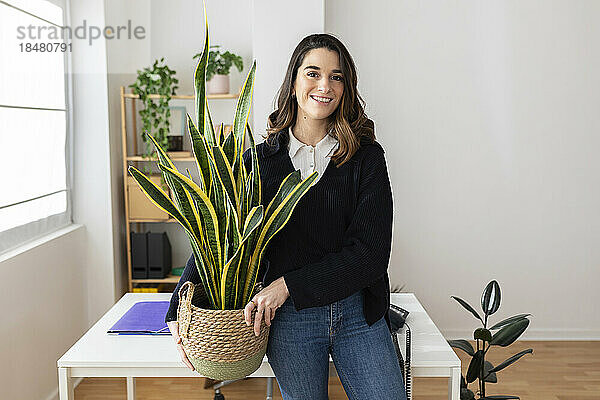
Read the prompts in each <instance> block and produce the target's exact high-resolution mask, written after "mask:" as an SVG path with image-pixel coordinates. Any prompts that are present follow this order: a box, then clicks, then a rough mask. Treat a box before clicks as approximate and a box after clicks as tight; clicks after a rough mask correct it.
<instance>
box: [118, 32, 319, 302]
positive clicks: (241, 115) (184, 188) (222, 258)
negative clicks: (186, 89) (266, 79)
mask: <svg viewBox="0 0 600 400" xmlns="http://www.w3.org/2000/svg"><path fill="white" fill-rule="evenodd" d="M206 26H208V23H206ZM208 44H209V38H208V28H207V29H206V37H205V43H204V51H203V53H202V55H201V57H200V60H199V62H198V64H197V67H196V71H195V76H194V86H195V113H196V115H195V117H196V122H194V121H193V119H192V117H191V116H190V115H189V114H187V127H188V133H189V135H190V138H191V143H192V149H193V153H194V157H195V160H196V167H197V169H198V175H199V179H198V182H194V181H193V180H192V179H191V176H190V174H189V171H188V174H187V176H186V175H184V174H182V173H181V172H180V171H178V170H177V168H176V167H175V165H174V164H173V162H172V161H171V159H170V158H169V156H168V154H167V153H166V152H165V151H164V149H163V148H162V147H161V146H160V144H159V143H157V141H156V140H155V139H154V138H152V136H151V135H147V136H148V138H149V140H150V141H152V143H153V144H154V146H155V148H156V151H157V153H158V167H159V168H160V170H161V172H162V174H163V177H164V179H165V181H166V182H167V185H168V186H169V188H170V189H171V192H172V194H173V200H171V199H170V198H169V196H167V194H166V193H165V192H163V191H162V190H161V189H160V187H158V186H156V185H155V184H154V183H152V182H151V181H150V180H149V179H148V178H147V177H146V176H145V175H144V174H143V173H141V172H140V171H139V170H137V169H136V168H135V167H134V166H130V167H129V172H130V174H131V175H132V176H133V178H134V179H135V180H136V181H137V183H138V184H139V186H140V187H141V189H142V190H143V191H144V193H145V194H146V195H147V196H148V198H149V199H150V200H151V201H152V202H153V203H154V204H155V205H156V206H157V207H159V208H161V209H162V210H164V211H165V212H167V213H169V214H170V215H171V216H172V217H173V218H174V219H176V220H177V222H179V224H181V226H182V227H183V228H184V230H185V232H186V233H187V236H188V238H189V241H190V244H191V247H192V252H193V255H194V259H195V261H196V266H197V268H198V272H199V274H200V277H201V280H202V285H203V288H204V291H205V292H206V294H207V297H208V301H209V307H210V308H211V309H215V310H219V309H220V310H234V309H242V308H243V307H244V306H245V305H246V304H247V303H248V302H249V301H250V299H251V296H253V295H254V293H252V292H253V290H254V289H255V284H256V280H257V275H258V269H259V265H260V263H261V259H262V256H263V254H264V251H265V248H266V246H267V245H268V244H269V241H270V240H271V239H272V238H273V236H274V235H275V234H276V233H277V232H279V230H281V229H282V228H283V226H284V225H285V224H286V223H287V221H288V220H289V218H290V215H291V213H292V211H293V210H294V208H295V206H296V204H297V203H298V201H299V200H300V198H301V197H302V196H303V195H304V194H305V193H306V192H307V191H308V189H309V188H310V187H311V186H312V184H313V182H314V181H315V179H316V177H317V173H316V172H314V173H313V174H311V175H310V176H308V177H307V178H306V179H304V180H302V179H301V177H300V171H299V170H296V171H294V172H292V173H290V174H289V175H288V176H287V177H286V178H285V179H284V180H283V182H282V183H281V185H280V186H279V189H278V191H277V193H276V195H275V197H274V198H273V199H272V201H271V202H270V203H269V204H268V205H267V206H266V208H264V207H263V203H262V197H261V184H260V182H261V178H260V171H259V164H258V158H257V152H256V147H255V143H254V139H253V136H252V132H251V130H250V126H249V125H248V115H249V112H250V104H251V100H252V91H253V86H254V77H255V71H256V61H255V62H254V63H253V65H252V68H251V69H250V71H249V73H248V76H247V78H246V80H245V82H244V85H243V87H242V89H241V93H240V96H239V98H238V102H237V106H236V110H235V116H234V120H233V130H232V131H231V132H230V133H229V134H228V135H227V136H226V137H224V135H223V126H222V125H221V129H219V130H215V129H214V128H213V124H212V119H211V116H210V111H209V108H208V104H207V101H206V94H205V85H206V66H207V59H208V49H209V46H208ZM246 134H247V136H248V138H249V145H250V146H249V147H250V148H249V151H247V152H246V153H245V155H243V154H242V153H243V150H244V146H245V137H246ZM245 161H246V162H247V164H248V165H247V166H248V168H247V166H246V163H245Z"/></svg>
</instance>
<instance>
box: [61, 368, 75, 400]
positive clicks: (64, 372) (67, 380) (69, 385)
mask: <svg viewBox="0 0 600 400" xmlns="http://www.w3.org/2000/svg"><path fill="white" fill-rule="evenodd" d="M58 398H59V399H60V400H73V399H75V394H74V392H73V381H72V380H71V369H70V368H65V367H60V368H58Z"/></svg>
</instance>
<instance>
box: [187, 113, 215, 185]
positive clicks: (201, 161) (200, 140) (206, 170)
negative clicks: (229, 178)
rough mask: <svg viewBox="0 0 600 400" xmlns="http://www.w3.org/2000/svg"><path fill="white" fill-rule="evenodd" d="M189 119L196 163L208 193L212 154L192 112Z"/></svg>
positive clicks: (188, 116)
mask: <svg viewBox="0 0 600 400" xmlns="http://www.w3.org/2000/svg"><path fill="white" fill-rule="evenodd" d="M187 120H188V132H189V134H190V138H191V140H192V150H193V151H194V157H195V158H196V165H197V166H198V174H199V175H200V179H201V181H202V185H201V188H203V190H204V191H205V192H206V193H209V192H210V180H211V179H210V178H211V177H210V165H209V161H208V158H209V157H210V154H209V152H208V147H207V143H206V140H205V139H204V137H203V136H202V135H200V132H198V128H197V127H196V124H194V121H192V117H191V116H190V114H187Z"/></svg>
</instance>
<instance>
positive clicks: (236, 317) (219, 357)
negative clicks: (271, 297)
mask: <svg viewBox="0 0 600 400" xmlns="http://www.w3.org/2000/svg"><path fill="white" fill-rule="evenodd" d="M192 303H193V304H192ZM206 303H207V302H206V297H205V294H204V290H203V288H202V285H197V286H194V285H193V284H192V283H191V282H186V283H184V284H183V285H182V286H181V289H180V290H179V309H178V310H177V321H178V322H179V336H180V337H181V342H182V344H183V349H184V350H185V353H186V355H187V357H188V359H189V360H190V362H191V363H192V364H193V365H194V368H195V370H196V371H197V372H198V373H200V375H203V376H206V377H208V378H211V379H217V380H229V379H241V378H244V377H246V376H248V375H250V374H252V373H253V372H254V371H256V370H257V369H258V367H260V365H261V363H262V360H263V357H264V355H265V352H266V350H267V341H268V339H269V327H268V326H267V325H266V324H265V321H264V320H262V322H261V328H260V335H259V336H256V335H255V334H254V325H250V326H246V322H245V321H244V310H209V309H205V308H200V307H197V306H195V305H194V304H206Z"/></svg>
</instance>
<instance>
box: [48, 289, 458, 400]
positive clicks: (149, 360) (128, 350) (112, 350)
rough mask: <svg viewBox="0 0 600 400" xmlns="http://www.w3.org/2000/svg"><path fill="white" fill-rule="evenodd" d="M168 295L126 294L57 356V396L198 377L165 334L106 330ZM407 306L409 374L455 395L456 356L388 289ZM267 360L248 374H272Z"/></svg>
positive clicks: (130, 390) (406, 296) (424, 318)
mask: <svg viewBox="0 0 600 400" xmlns="http://www.w3.org/2000/svg"><path fill="white" fill-rule="evenodd" d="M170 297H171V295H170V294H169V293H127V294H125V296H123V298H121V300H119V301H118V302H117V304H115V305H114V306H113V307H112V308H111V309H110V310H109V311H108V312H107V313H106V314H105V315H104V316H103V317H102V318H101V319H100V320H99V321H98V322H97V323H96V324H95V325H94V326H93V327H92V328H90V330H89V331H88V332H86V334H85V335H83V337H81V339H79V340H78V341H77V343H75V344H74V345H73V346H72V347H71V348H70V349H69V350H68V351H67V352H66V353H65V354H64V355H63V356H62V357H61V358H60V359H59V360H58V363H57V364H58V381H59V398H60V400H73V398H74V397H73V383H72V378H78V377H124V378H127V399H128V400H133V399H135V378H136V377H199V375H198V373H196V372H192V371H190V370H189V369H188V368H187V367H185V366H184V365H183V363H182V362H181V361H180V360H179V354H178V353H177V350H176V348H175V346H174V344H173V339H172V338H171V337H170V336H118V335H108V334H107V333H106V331H107V330H108V329H109V328H110V327H111V326H112V325H113V324H114V323H115V322H116V321H117V320H118V319H119V318H120V317H121V316H122V315H123V314H124V313H125V312H126V311H127V310H128V309H129V308H130V307H131V306H132V305H133V304H134V303H136V302H138V301H152V300H155V301H161V300H162V301H164V300H169V299H170ZM392 302H393V303H394V304H397V305H399V306H400V307H402V308H404V309H406V310H408V311H409V312H410V315H409V316H408V320H407V323H408V325H409V326H410V329H411V332H412V361H411V366H412V376H413V377H447V378H449V381H448V399H450V400H459V398H460V359H459V358H458V357H457V356H456V354H455V353H454V351H453V350H452V349H451V347H450V346H449V345H448V343H447V342H446V340H445V339H444V338H443V336H442V335H441V334H440V331H439V330H438V329H437V327H436V326H435V324H434V323H433V321H431V319H430V318H429V316H428V315H427V313H426V312H425V310H424V309H423V307H422V306H421V304H420V303H419V301H418V300H417V298H416V297H415V295H414V294H412V293H393V294H392ZM273 376H274V375H273V371H272V370H271V367H270V365H269V363H268V362H267V358H266V356H265V359H264V361H263V363H262V365H261V367H260V368H259V369H258V370H257V371H256V372H254V373H253V374H252V375H250V377H252V378H265V377H273Z"/></svg>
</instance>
